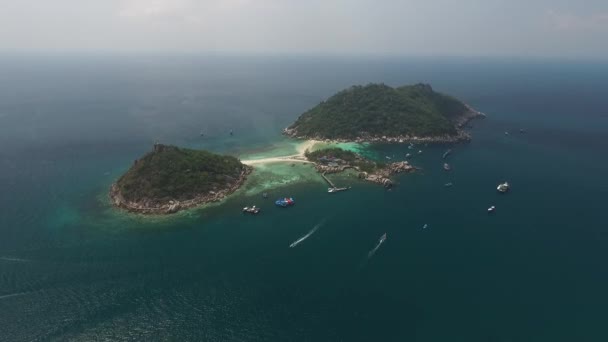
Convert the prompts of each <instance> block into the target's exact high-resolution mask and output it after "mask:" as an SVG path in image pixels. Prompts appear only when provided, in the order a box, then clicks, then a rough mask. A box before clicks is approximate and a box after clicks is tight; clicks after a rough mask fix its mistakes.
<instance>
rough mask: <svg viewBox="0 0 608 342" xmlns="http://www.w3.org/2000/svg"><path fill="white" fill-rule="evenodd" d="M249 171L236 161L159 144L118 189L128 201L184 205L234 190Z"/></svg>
mask: <svg viewBox="0 0 608 342" xmlns="http://www.w3.org/2000/svg"><path fill="white" fill-rule="evenodd" d="M245 167H246V166H244V165H243V164H241V162H240V161H239V160H238V159H237V158H235V157H231V156H222V155H217V154H213V153H211V152H208V151H198V150H191V149H186V148H178V147H175V146H165V145H158V144H157V145H155V147H154V151H153V152H150V153H148V154H146V155H145V156H144V157H143V158H141V159H139V160H137V161H136V162H135V164H134V165H133V166H132V167H131V168H130V169H129V170H128V171H127V173H125V174H124V175H123V176H122V177H120V179H119V180H118V182H117V185H118V187H119V189H120V192H121V194H122V195H123V197H124V198H125V199H126V200H128V201H142V200H153V201H159V202H168V201H169V200H174V199H175V200H180V201H182V200H188V199H192V198H194V197H196V196H197V195H201V194H205V193H208V192H210V191H218V190H222V189H225V188H228V187H230V186H231V185H233V184H235V183H236V182H237V181H238V179H239V177H240V175H241V172H242V171H243V170H244V168H245Z"/></svg>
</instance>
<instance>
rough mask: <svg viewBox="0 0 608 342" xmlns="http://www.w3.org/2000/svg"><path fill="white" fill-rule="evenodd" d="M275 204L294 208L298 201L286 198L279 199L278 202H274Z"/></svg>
mask: <svg viewBox="0 0 608 342" xmlns="http://www.w3.org/2000/svg"><path fill="white" fill-rule="evenodd" d="M274 204H276V205H277V206H278V207H283V208H285V207H289V206H292V205H294V204H296V201H295V200H294V199H293V197H285V198H279V199H278V200H276V201H275V202H274Z"/></svg>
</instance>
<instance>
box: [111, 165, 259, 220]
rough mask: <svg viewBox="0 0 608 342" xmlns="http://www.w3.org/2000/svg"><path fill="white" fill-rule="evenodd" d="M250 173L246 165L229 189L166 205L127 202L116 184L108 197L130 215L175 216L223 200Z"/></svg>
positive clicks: (239, 185)
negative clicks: (182, 211) (179, 212)
mask: <svg viewBox="0 0 608 342" xmlns="http://www.w3.org/2000/svg"><path fill="white" fill-rule="evenodd" d="M252 171H253V167H251V166H249V165H246V167H245V169H244V170H243V171H242V172H241V174H240V176H239V178H238V179H237V180H236V182H235V183H234V184H232V185H231V186H230V187H229V188H227V189H222V190H219V191H217V192H215V191H211V192H209V193H206V194H201V195H198V196H196V197H194V198H192V199H189V200H185V201H178V200H171V201H169V202H166V203H150V202H152V201H153V200H151V199H150V200H148V201H144V202H133V201H127V200H126V199H125V198H124V197H123V195H122V194H121V193H120V189H119V188H118V185H117V184H116V183H112V185H111V186H110V193H109V197H110V200H111V203H112V206H113V207H114V208H118V209H122V210H125V211H127V212H130V213H135V214H142V215H150V216H152V215H169V214H175V213H177V212H178V211H181V210H186V209H191V208H194V207H199V206H203V205H205V204H208V203H213V202H219V201H221V200H223V199H225V198H226V197H228V196H229V195H231V194H232V193H234V192H235V191H237V190H238V189H240V188H241V187H242V186H243V184H245V181H246V180H247V177H248V176H249V174H251V172H252Z"/></svg>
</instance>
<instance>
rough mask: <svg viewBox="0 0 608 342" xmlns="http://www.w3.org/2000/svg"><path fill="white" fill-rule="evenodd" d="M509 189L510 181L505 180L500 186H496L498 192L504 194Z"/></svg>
mask: <svg viewBox="0 0 608 342" xmlns="http://www.w3.org/2000/svg"><path fill="white" fill-rule="evenodd" d="M509 189H510V187H509V183H507V182H504V183H502V184H498V186H497V187H496V190H498V192H501V193H503V194H504V193H505V192H507V191H509Z"/></svg>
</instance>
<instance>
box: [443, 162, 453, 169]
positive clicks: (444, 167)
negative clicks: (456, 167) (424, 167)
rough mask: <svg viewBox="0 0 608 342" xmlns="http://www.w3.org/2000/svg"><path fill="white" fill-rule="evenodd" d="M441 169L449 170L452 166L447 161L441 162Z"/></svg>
mask: <svg viewBox="0 0 608 342" xmlns="http://www.w3.org/2000/svg"><path fill="white" fill-rule="evenodd" d="M443 169H444V170H446V171H450V170H452V167H451V166H450V164H448V163H443Z"/></svg>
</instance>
